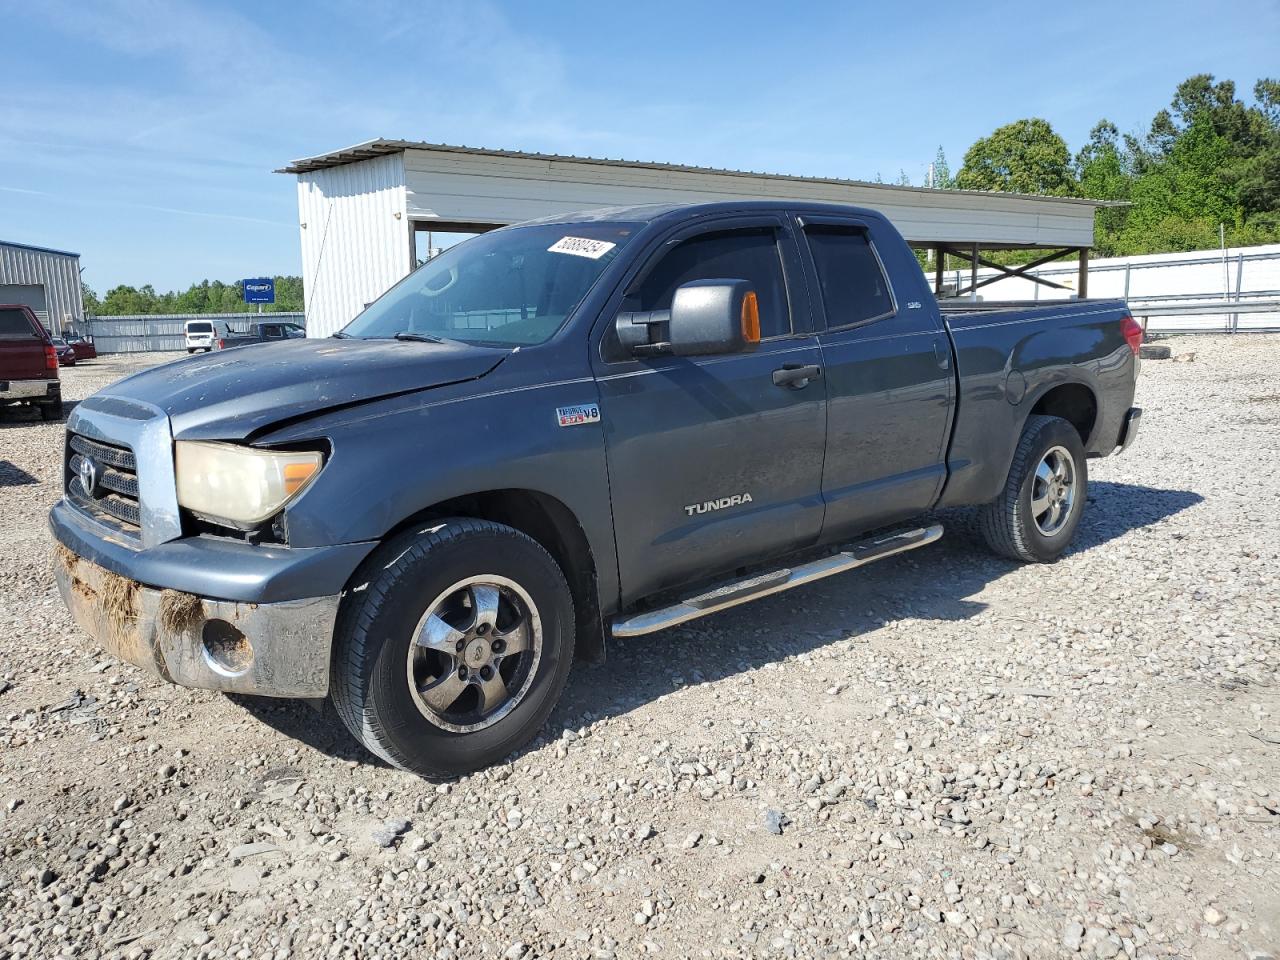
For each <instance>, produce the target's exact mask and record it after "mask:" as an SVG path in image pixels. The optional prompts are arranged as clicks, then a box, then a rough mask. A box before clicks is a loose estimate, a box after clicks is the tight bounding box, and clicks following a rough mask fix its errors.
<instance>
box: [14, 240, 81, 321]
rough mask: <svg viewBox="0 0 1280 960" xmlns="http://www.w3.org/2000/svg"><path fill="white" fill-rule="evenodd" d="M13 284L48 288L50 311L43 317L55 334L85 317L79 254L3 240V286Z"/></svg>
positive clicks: (46, 304)
mask: <svg viewBox="0 0 1280 960" xmlns="http://www.w3.org/2000/svg"><path fill="white" fill-rule="evenodd" d="M9 284H14V285H22V286H27V285H40V286H43V287H44V297H45V306H46V311H45V315H44V316H42V317H41V318H40V320H41V322H42V323H44V325H45V326H46V327H48V328H49V329H50V330H52V331H53V332H54V333H61V332H63V331H64V330H65V329H66V328H67V326H68V325H69V324H73V323H79V322H80V321H81V320H83V319H84V301H83V300H82V298H81V296H80V258H79V257H78V256H77V255H76V254H68V253H57V252H54V251H51V250H41V249H38V248H34V247H27V246H23V245H22V244H13V243H4V242H0V286H5V285H9Z"/></svg>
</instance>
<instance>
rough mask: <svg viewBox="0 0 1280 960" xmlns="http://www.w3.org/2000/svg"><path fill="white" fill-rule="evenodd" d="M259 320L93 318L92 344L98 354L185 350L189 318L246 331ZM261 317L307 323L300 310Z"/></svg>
mask: <svg viewBox="0 0 1280 960" xmlns="http://www.w3.org/2000/svg"><path fill="white" fill-rule="evenodd" d="M257 319H258V314H254V313H181V314H172V315H168V316H155V315H152V314H143V315H134V316H127V317H93V318H91V319H90V320H89V321H88V327H89V333H90V334H91V335H92V336H93V345H94V346H95V347H97V348H98V352H99V353H150V352H153V351H165V350H185V349H186V346H187V345H186V335H185V333H184V332H183V324H184V323H186V322H187V321H188V320H210V321H213V322H215V323H218V324H226V325H227V329H228V331H230V332H231V333H247V332H248V330H249V326H250V325H251V324H252V323H253V322H254V321H255V320H257ZM262 319H264V320H267V319H271V320H285V321H289V322H291V323H304V322H305V320H304V314H301V313H264V314H262Z"/></svg>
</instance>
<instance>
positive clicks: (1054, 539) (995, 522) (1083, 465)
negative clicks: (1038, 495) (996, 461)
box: [978, 414, 1089, 563]
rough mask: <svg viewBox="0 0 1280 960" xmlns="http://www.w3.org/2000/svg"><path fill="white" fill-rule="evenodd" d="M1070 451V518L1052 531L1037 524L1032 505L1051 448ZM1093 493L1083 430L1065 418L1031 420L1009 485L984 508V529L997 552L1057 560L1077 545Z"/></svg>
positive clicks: (980, 517)
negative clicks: (1073, 542) (1078, 530)
mask: <svg viewBox="0 0 1280 960" xmlns="http://www.w3.org/2000/svg"><path fill="white" fill-rule="evenodd" d="M1059 449H1062V450H1065V451H1066V452H1067V453H1068V454H1069V455H1070V459H1071V468H1072V469H1073V471H1074V472H1073V477H1072V490H1073V497H1072V500H1071V504H1070V508H1069V510H1066V511H1065V512H1066V518H1065V520H1062V521H1061V522H1060V526H1058V528H1057V529H1055V530H1053V531H1052V533H1051V535H1047V536H1046V535H1045V533H1043V532H1042V531H1041V529H1040V527H1039V526H1038V525H1037V523H1036V516H1035V513H1034V511H1033V509H1032V497H1033V490H1034V488H1035V473H1036V470H1037V469H1038V468H1039V466H1040V463H1041V461H1042V460H1044V458H1045V457H1046V455H1048V454H1049V453H1050V452H1051V451H1055V450H1059ZM1088 494H1089V468H1088V461H1087V459H1086V458H1085V452H1084V442H1083V441H1082V440H1081V439H1080V434H1079V433H1077V432H1076V428H1075V427H1073V426H1072V425H1071V424H1070V423H1068V422H1067V421H1066V420H1063V419H1061V418H1060V417H1046V416H1041V415H1039V414H1036V415H1033V416H1030V417H1028V418H1027V422H1026V425H1025V426H1024V427H1023V428H1022V437H1021V439H1020V440H1019V441H1018V446H1017V449H1016V450H1015V451H1014V454H1013V463H1012V465H1011V466H1010V467H1009V478H1008V480H1006V481H1005V485H1004V489H1003V490H1001V491H1000V495H999V496H998V497H996V498H995V499H994V500H993V501H991V502H990V503H989V504H987V505H986V506H984V507H982V508H980V509H979V511H978V529H979V530H980V531H981V532H982V537H983V539H984V540H986V542H987V545H988V546H989V547H990V548H991V549H992V550H994V551H995V552H996V553H998V554H1000V555H1002V556H1005V557H1010V558H1011V559H1014V560H1022V561H1024V562H1026V563H1053V562H1054V561H1055V560H1057V559H1058V558H1059V557H1060V556H1062V554H1063V553H1064V552H1065V551H1066V549H1067V547H1069V546H1070V545H1071V540H1072V538H1073V537H1074V536H1075V533H1076V528H1077V527H1078V526H1079V525H1080V517H1081V515H1082V514H1083V513H1084V506H1085V503H1086V501H1087V500H1088Z"/></svg>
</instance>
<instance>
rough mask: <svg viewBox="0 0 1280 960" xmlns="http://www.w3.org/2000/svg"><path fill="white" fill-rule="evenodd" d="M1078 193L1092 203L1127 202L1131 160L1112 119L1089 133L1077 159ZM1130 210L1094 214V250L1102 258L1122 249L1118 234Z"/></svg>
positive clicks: (1130, 181)
mask: <svg viewBox="0 0 1280 960" xmlns="http://www.w3.org/2000/svg"><path fill="white" fill-rule="evenodd" d="M1075 176H1076V181H1077V183H1078V187H1077V192H1078V193H1079V194H1080V195H1081V196H1083V197H1088V198H1089V199H1091V200H1128V199H1129V197H1130V194H1131V191H1132V186H1133V176H1132V172H1131V171H1130V169H1129V162H1128V158H1127V156H1126V155H1125V153H1124V152H1123V150H1122V148H1121V146H1120V131H1119V130H1118V129H1117V128H1116V125H1115V124H1114V123H1112V122H1111V121H1110V120H1101V121H1099V122H1098V123H1097V125H1096V126H1094V128H1093V129H1092V130H1091V131H1090V132H1089V142H1088V143H1086V144H1085V145H1084V146H1083V147H1082V148H1081V149H1080V152H1079V153H1077V154H1076V157H1075ZM1127 216H1128V210H1127V209H1126V208H1124V207H1101V208H1099V209H1098V211H1097V213H1096V214H1094V221H1093V223H1094V248H1095V249H1096V250H1097V252H1098V253H1099V254H1100V255H1101V256H1104V257H1105V256H1111V255H1113V254H1115V253H1116V252H1118V250H1119V235H1120V232H1121V230H1123V229H1124V225H1125V221H1126V219H1127Z"/></svg>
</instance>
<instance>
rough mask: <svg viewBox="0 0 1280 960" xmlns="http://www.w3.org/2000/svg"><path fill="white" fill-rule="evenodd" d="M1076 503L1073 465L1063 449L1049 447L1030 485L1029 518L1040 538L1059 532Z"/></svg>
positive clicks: (1069, 455)
mask: <svg viewBox="0 0 1280 960" xmlns="http://www.w3.org/2000/svg"><path fill="white" fill-rule="evenodd" d="M1075 502H1076V463H1075V460H1073V459H1072V458H1071V453H1070V452H1069V451H1068V450H1067V448H1066V447H1050V448H1049V450H1048V451H1047V452H1046V453H1045V455H1044V456H1043V457H1042V458H1041V459H1040V464H1039V466H1037V467H1036V475H1035V477H1034V478H1033V480H1032V485H1031V516H1032V518H1033V519H1034V520H1035V524H1036V529H1037V530H1039V531H1040V533H1041V534H1042V535H1043V536H1046V537H1052V536H1056V535H1057V534H1059V533H1061V532H1062V528H1063V527H1065V526H1066V525H1067V521H1068V520H1070V519H1071V510H1072V508H1073V507H1074V506H1075Z"/></svg>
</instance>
